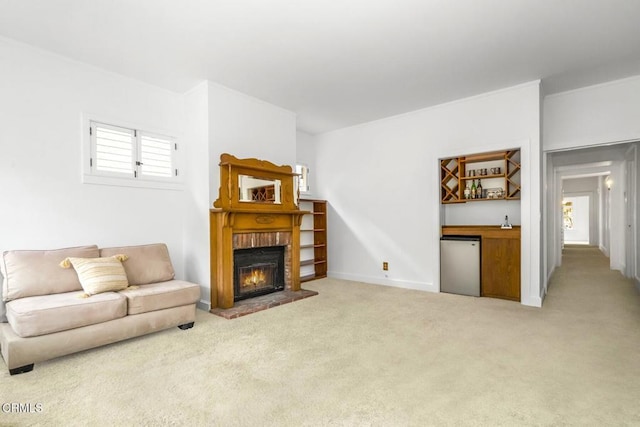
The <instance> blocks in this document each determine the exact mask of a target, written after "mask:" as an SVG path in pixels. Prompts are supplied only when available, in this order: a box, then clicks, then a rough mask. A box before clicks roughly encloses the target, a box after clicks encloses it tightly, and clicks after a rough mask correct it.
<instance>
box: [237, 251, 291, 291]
mask: <svg viewBox="0 0 640 427" xmlns="http://www.w3.org/2000/svg"><path fill="white" fill-rule="evenodd" d="M284 249H285V246H266V247H259V248H248V249H236V250H234V251H233V265H234V272H233V291H234V292H233V299H234V301H239V300H242V299H246V298H252V297H255V296H258V295H265V294H268V293H271V292H275V291H279V290H282V289H284Z"/></svg>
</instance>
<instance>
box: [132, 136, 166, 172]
mask: <svg viewBox="0 0 640 427" xmlns="http://www.w3.org/2000/svg"><path fill="white" fill-rule="evenodd" d="M173 149H174V143H173V141H172V140H171V139H168V138H163V137H156V136H149V135H144V134H143V135H141V136H140V162H141V165H140V166H141V170H140V173H141V174H142V176H156V177H165V178H171V177H172V176H173V165H172V163H173V162H172V159H173Z"/></svg>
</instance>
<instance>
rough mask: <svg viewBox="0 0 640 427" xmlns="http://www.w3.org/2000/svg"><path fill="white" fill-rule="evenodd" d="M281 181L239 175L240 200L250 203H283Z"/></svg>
mask: <svg viewBox="0 0 640 427" xmlns="http://www.w3.org/2000/svg"><path fill="white" fill-rule="evenodd" d="M281 188H282V184H281V182H280V180H279V179H271V178H263V177H256V176H250V175H242V174H238V190H239V194H238V199H239V200H240V201H241V202H250V203H273V204H278V205H279V204H280V203H281Z"/></svg>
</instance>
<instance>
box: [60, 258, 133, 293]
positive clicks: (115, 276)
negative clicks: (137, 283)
mask: <svg viewBox="0 0 640 427" xmlns="http://www.w3.org/2000/svg"><path fill="white" fill-rule="evenodd" d="M126 259H127V256H126V255H114V256H110V257H104V258H73V257H69V258H66V259H65V260H64V261H62V262H61V263H60V266H61V267H63V268H70V267H71V266H73V268H75V270H76V273H77V274H78V279H80V284H81V285H82V289H84V292H85V294H87V295H89V296H91V295H95V294H99V293H102V292H110V291H121V290H123V289H126V288H127V287H128V286H129V282H128V280H127V274H126V273H125V271H124V267H123V266H122V262H123V261H125V260H126Z"/></svg>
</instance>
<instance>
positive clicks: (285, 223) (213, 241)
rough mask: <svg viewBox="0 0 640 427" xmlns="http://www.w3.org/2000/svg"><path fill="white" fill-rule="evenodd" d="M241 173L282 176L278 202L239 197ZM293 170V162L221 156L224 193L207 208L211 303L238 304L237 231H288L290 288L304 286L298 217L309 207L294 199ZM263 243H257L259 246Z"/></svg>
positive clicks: (269, 177)
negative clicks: (235, 286) (235, 287)
mask: <svg viewBox="0 0 640 427" xmlns="http://www.w3.org/2000/svg"><path fill="white" fill-rule="evenodd" d="M238 175H250V176H252V177H256V178H260V179H267V180H279V184H280V189H281V195H280V196H281V197H280V203H273V202H264V201H241V200H240V196H239V195H240V192H241V191H242V190H241V189H240V188H239V177H238ZM295 176H296V174H295V173H293V172H292V171H291V167H290V166H276V165H274V164H273V163H270V162H267V161H264V160H258V159H237V158H235V157H234V156H231V155H229V154H222V155H221V156H220V194H219V196H220V197H219V198H218V200H216V201H215V203H214V208H213V209H210V213H209V221H210V222H209V224H210V229H209V230H210V245H211V252H210V256H211V308H212V309H213V308H216V307H217V308H231V307H233V304H234V290H233V270H234V265H233V251H234V236H235V237H236V239H237V238H238V237H239V236H240V235H245V236H246V235H250V236H267V237H268V240H269V241H271V240H274V239H279V236H280V233H286V234H284V235H283V239H282V240H283V241H285V242H286V246H287V249H286V251H287V257H288V258H287V259H289V260H290V263H289V272H288V274H287V279H286V282H285V286H286V288H287V289H290V290H292V291H298V290H300V223H301V222H302V216H303V215H304V214H306V213H308V212H306V211H301V210H300V209H298V207H297V205H296V200H297V197H296V194H294V188H295V185H294V177H295ZM251 233H256V234H251ZM257 240H260V239H257ZM252 245H253V243H252ZM259 246H260V244H259V243H256V246H255V247H259ZM252 247H253V246H252Z"/></svg>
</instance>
